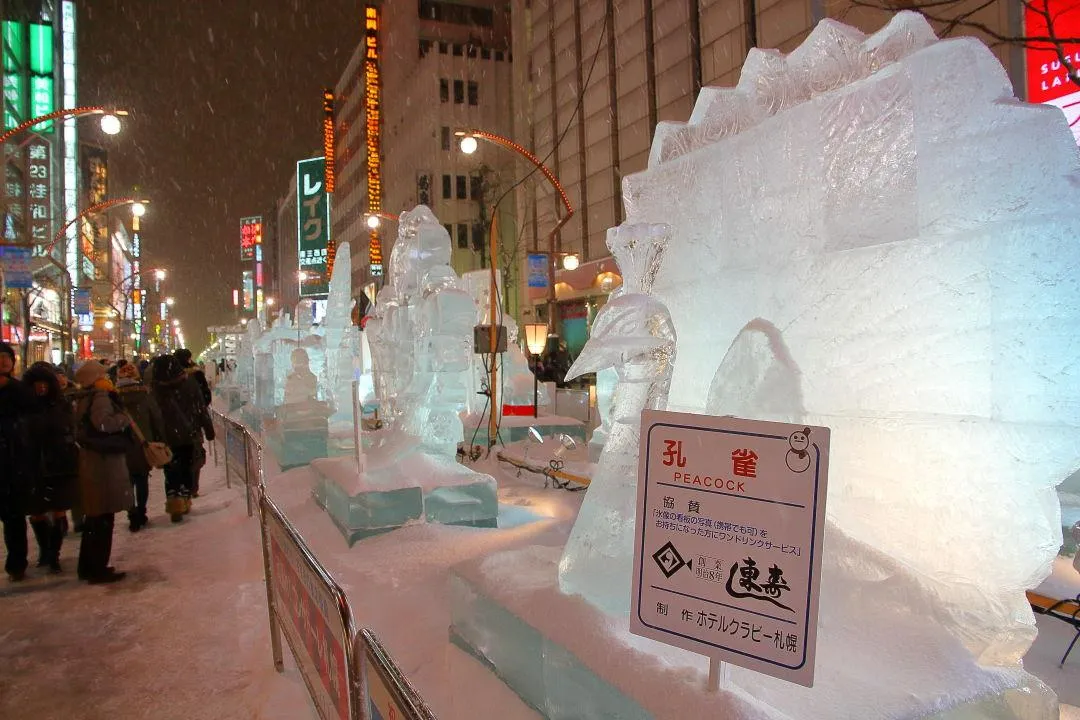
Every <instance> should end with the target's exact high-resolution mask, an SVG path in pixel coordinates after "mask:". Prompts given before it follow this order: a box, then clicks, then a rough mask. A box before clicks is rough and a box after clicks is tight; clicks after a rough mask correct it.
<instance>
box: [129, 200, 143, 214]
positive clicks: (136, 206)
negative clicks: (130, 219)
mask: <svg viewBox="0 0 1080 720" xmlns="http://www.w3.org/2000/svg"><path fill="white" fill-rule="evenodd" d="M131 214H132V215H134V216H135V217H142V216H143V215H145V214H146V206H145V205H143V204H142V203H141V202H137V203H132V204H131Z"/></svg>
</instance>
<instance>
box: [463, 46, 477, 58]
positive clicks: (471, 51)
mask: <svg viewBox="0 0 1080 720" xmlns="http://www.w3.org/2000/svg"><path fill="white" fill-rule="evenodd" d="M465 57H471V58H474V57H476V46H475V45H472V44H469V45H466V46H465Z"/></svg>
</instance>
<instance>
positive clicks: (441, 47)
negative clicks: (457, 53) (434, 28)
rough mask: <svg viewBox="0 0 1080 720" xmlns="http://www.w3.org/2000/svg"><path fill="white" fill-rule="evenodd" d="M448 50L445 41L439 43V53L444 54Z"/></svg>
mask: <svg viewBox="0 0 1080 720" xmlns="http://www.w3.org/2000/svg"><path fill="white" fill-rule="evenodd" d="M449 51H450V48H449V47H447V45H446V43H444V42H441V43H439V54H440V55H445V54H446V53H447V52H449Z"/></svg>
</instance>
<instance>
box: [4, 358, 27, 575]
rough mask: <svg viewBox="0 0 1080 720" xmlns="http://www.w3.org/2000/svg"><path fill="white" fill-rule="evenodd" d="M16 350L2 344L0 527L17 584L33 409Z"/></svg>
mask: <svg viewBox="0 0 1080 720" xmlns="http://www.w3.org/2000/svg"><path fill="white" fill-rule="evenodd" d="M14 372H15V350H14V349H13V348H12V347H11V346H10V345H8V344H7V343H5V342H0V523H3V525H4V545H5V546H6V548H7V559H6V560H5V561H4V570H5V571H6V572H7V574H8V577H9V578H10V579H11V580H12V581H13V582H17V581H19V580H22V579H23V578H24V577H26V566H27V554H28V553H29V543H28V541H27V537H26V513H25V512H24V505H25V501H26V468H25V457H24V453H23V452H22V449H23V445H24V437H23V432H22V418H23V415H25V413H26V410H27V407H28V406H29V402H30V398H29V393H28V392H27V391H26V387H25V386H24V385H23V384H22V383H21V382H19V381H18V380H16V379H15V377H13V373H14Z"/></svg>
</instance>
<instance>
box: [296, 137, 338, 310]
mask: <svg viewBox="0 0 1080 720" xmlns="http://www.w3.org/2000/svg"><path fill="white" fill-rule="evenodd" d="M325 181H326V159H325V158H321V157H317V158H311V159H309V160H301V161H300V162H298V163H297V164H296V238H297V245H298V247H297V254H298V256H299V258H300V268H299V269H300V272H302V273H303V279H302V280H301V281H300V297H326V294H327V292H329V287H330V286H329V282H330V276H329V272H328V271H329V268H328V267H327V263H328V260H329V254H328V253H329V251H330V196H329V195H328V194H327V192H326V185H325Z"/></svg>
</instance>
